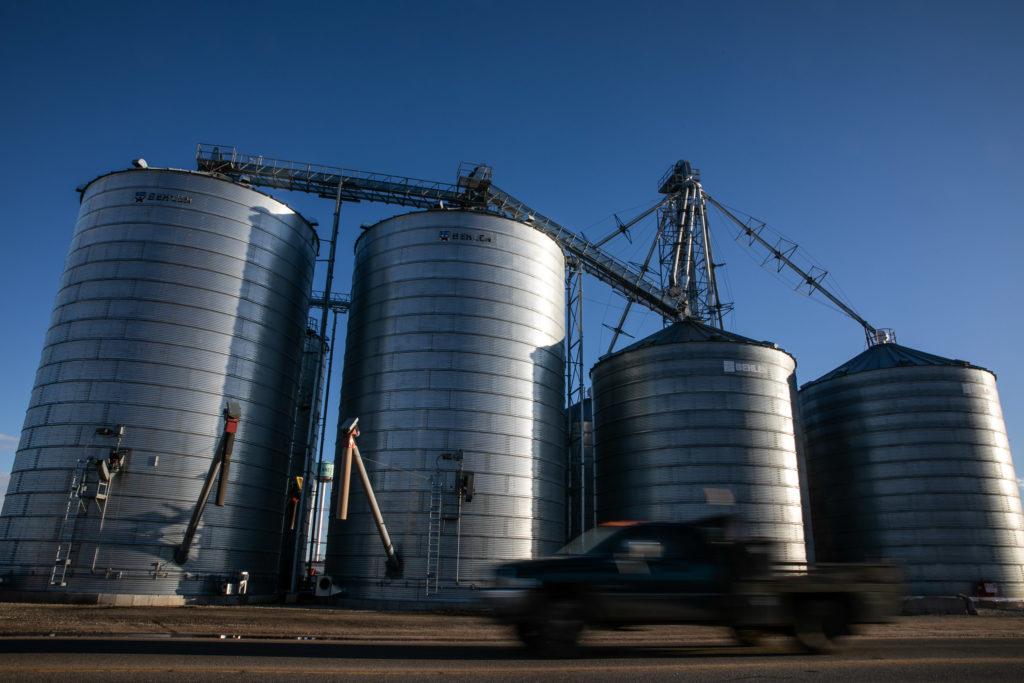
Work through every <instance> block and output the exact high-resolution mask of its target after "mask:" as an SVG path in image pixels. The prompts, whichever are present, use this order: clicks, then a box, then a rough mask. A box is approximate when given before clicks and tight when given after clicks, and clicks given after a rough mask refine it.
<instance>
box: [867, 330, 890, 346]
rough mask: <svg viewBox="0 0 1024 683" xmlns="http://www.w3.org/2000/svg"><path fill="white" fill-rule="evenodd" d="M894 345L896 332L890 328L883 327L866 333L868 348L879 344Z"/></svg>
mask: <svg viewBox="0 0 1024 683" xmlns="http://www.w3.org/2000/svg"><path fill="white" fill-rule="evenodd" d="M895 343H896V330H894V329H892V328H891V327H883V328H879V329H875V330H871V331H870V332H869V333H868V346H878V345H879V344H895Z"/></svg>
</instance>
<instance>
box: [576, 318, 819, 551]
mask: <svg viewBox="0 0 1024 683" xmlns="http://www.w3.org/2000/svg"><path fill="white" fill-rule="evenodd" d="M688 328H693V329H688ZM795 367H796V363H795V362H794V361H793V359H792V357H791V356H789V355H788V354H786V353H785V352H783V351H779V350H778V349H776V348H774V347H772V346H771V345H769V344H766V343H764V342H754V341H752V340H746V339H745V338H743V337H739V336H738V335H731V334H729V335H723V334H721V333H720V332H718V331H715V330H712V329H711V328H707V327H706V326H704V325H700V324H698V323H696V322H692V321H688V322H683V323H676V324H675V325H673V326H671V327H669V328H666V330H664V331H662V332H659V333H657V334H656V335H653V336H652V337H651V338H650V340H641V341H640V342H637V343H636V344H634V345H632V346H630V347H628V348H626V349H623V350H622V351H619V352H617V353H615V354H613V355H611V356H608V357H606V358H604V359H602V360H601V361H600V362H598V363H597V365H595V366H594V369H593V371H592V372H591V378H592V380H593V391H594V447H595V449H596V455H597V473H598V486H597V509H598V518H599V521H611V520H616V519H643V520H656V521H683V520H687V519H694V518H698V517H702V516H706V515H709V514H714V513H719V512H722V511H731V510H735V511H737V512H739V513H740V514H742V515H743V518H744V520H745V524H746V528H747V531H748V532H749V533H751V534H754V535H757V536H762V537H765V538H768V539H772V540H774V541H776V547H777V551H776V557H777V558H778V559H779V560H782V561H787V562H804V561H806V552H805V548H804V524H803V518H802V508H801V495H800V491H801V487H800V477H799V471H798V460H797V448H796V438H795V428H794V418H793V410H792V403H791V393H792V391H793V386H794V385H793V382H794V379H793V378H794V369H795ZM709 489H719V490H724V489H728V491H730V492H731V494H732V496H733V498H734V499H735V507H731V506H727V507H725V508H722V507H719V506H717V505H711V504H709V497H708V490H709Z"/></svg>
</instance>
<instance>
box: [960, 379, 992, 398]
mask: <svg viewBox="0 0 1024 683" xmlns="http://www.w3.org/2000/svg"><path fill="white" fill-rule="evenodd" d="M961 386H963V389H964V396H988V387H987V386H985V385H984V384H975V383H973V382H964V383H963V384H962V385H961Z"/></svg>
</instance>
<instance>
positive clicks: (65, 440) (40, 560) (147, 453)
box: [0, 169, 317, 595]
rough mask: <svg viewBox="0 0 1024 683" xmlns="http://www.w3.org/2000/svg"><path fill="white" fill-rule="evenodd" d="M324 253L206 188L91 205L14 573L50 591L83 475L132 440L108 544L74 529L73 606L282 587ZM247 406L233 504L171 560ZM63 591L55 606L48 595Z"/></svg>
mask: <svg viewBox="0 0 1024 683" xmlns="http://www.w3.org/2000/svg"><path fill="white" fill-rule="evenodd" d="M316 249H317V245H316V236H315V234H314V232H313V230H312V228H311V227H310V226H309V224H308V223H307V222H306V221H305V220H304V219H302V218H301V217H300V216H299V215H298V214H296V213H295V212H294V211H292V210H291V209H289V208H288V207H286V206H285V205H283V204H281V203H280V202H277V201H275V200H273V199H272V198H270V197H268V196H266V195H264V194H261V193H259V192H256V191H254V190H251V189H248V188H245V187H242V186H240V185H236V184H233V183H230V182H227V181H224V180H220V179H216V178H212V177H209V176H205V175H202V174H196V173H189V172H184V171H167V170H156V169H153V170H133V171H126V172H121V173H113V174H110V175H106V176H102V177H101V178H99V179H97V180H96V181H94V182H92V183H91V184H90V185H89V186H88V187H87V188H86V190H85V192H84V194H83V196H82V206H81V210H80V213H79V219H78V223H77V225H76V228H75V233H74V237H73V238H72V243H71V248H70V252H69V255H68V259H67V262H66V264H65V271H64V275H63V277H62V279H61V288H60V291H59V292H58V294H57V300H56V303H55V306H54V312H53V318H52V326H51V328H50V330H49V332H48V333H47V337H46V342H45V346H44V348H43V353H42V359H41V362H40V366H39V370H38V372H37V375H36V385H35V388H34V389H33V392H32V397H31V401H30V405H29V408H28V412H27V414H26V417H25V425H24V430H23V432H22V440H21V444H20V447H19V450H18V453H17V456H16V458H15V462H14V468H13V469H14V472H13V475H12V477H11V484H10V488H9V493H8V496H7V500H6V502H5V505H4V512H3V520H4V521H5V522H6V523H5V524H3V525H0V530H2V531H3V535H2V536H0V572H2V571H6V570H12V571H13V572H14V573H15V576H16V585H17V587H19V588H21V589H25V590H42V589H46V588H47V583H48V580H49V576H50V570H51V568H52V566H53V560H54V556H55V553H56V550H57V535H58V529H59V528H60V520H61V518H62V517H63V513H64V508H65V505H66V502H67V495H68V489H69V485H70V480H71V475H72V471H73V470H74V468H75V465H76V463H77V462H78V461H79V460H80V459H82V458H87V457H90V456H92V457H97V456H101V455H104V454H105V448H109V446H110V445H112V443H111V442H110V441H109V440H105V439H103V438H102V437H99V436H96V434H95V429H96V428H97V427H99V426H109V425H113V424H124V425H126V428H127V436H126V439H125V442H124V446H126V447H129V448H131V449H132V451H133V452H132V455H131V458H130V460H129V462H128V464H127V468H126V470H125V472H124V473H123V474H121V475H119V476H118V477H117V478H116V479H115V481H114V485H113V489H112V495H111V498H110V502H109V504H108V507H107V513H106V520H105V522H104V524H103V527H102V529H100V527H99V523H98V519H97V509H96V507H95V505H93V507H92V509H91V511H90V512H89V514H88V515H86V516H82V517H80V518H77V520H74V521H72V522H71V524H73V525H74V529H75V535H74V539H75V545H74V548H73V552H72V559H73V561H74V564H73V567H72V572H71V573H70V574H69V578H68V586H67V589H66V590H68V591H70V592H85V593H88V592H116V593H148V594H160V593H171V594H174V593H178V594H185V595H194V594H202V593H210V592H214V591H216V590H217V587H218V585H219V583H220V581H221V580H223V578H226V577H228V576H230V575H231V574H232V573H233V572H236V571H239V570H245V571H249V572H250V575H251V578H252V580H253V584H252V586H251V588H252V590H253V591H254V592H260V591H262V592H265V593H266V592H272V591H273V590H274V589H275V586H276V574H277V571H278V568H277V563H278V554H279V548H280V538H281V531H282V514H283V508H284V501H283V497H284V491H285V487H286V476H287V467H288V451H289V446H290V439H291V431H292V420H293V417H294V397H295V392H296V382H297V375H298V369H299V361H300V357H301V354H302V331H303V330H304V329H305V323H306V314H307V308H308V302H309V292H310V286H311V281H312V275H313V262H314V258H315V254H316ZM228 399H232V400H236V401H238V402H239V403H240V404H241V408H242V423H241V426H240V428H239V431H238V437H237V441H236V445H235V451H234V456H233V459H232V467H231V477H230V482H231V485H230V487H229V490H228V497H227V505H226V506H225V507H223V508H218V507H216V506H213V505H212V504H211V505H210V506H209V507H207V509H206V513H205V515H204V518H203V523H202V526H201V528H200V530H199V533H198V535H197V540H196V542H195V544H194V546H193V550H192V554H191V559H190V561H189V562H188V563H187V564H186V565H185V566H184V567H183V568H182V567H178V566H177V565H175V564H174V563H173V562H172V561H171V558H172V555H173V550H174V547H175V546H176V545H177V544H178V543H180V541H181V536H182V533H183V531H184V528H185V526H186V524H187V522H188V518H189V515H190V514H191V510H192V507H193V505H194V504H195V501H196V498H197V497H198V494H199V489H200V488H201V486H202V482H203V480H204V478H205V477H206V473H207V470H208V469H209V465H210V459H211V457H212V456H213V454H214V450H215V448H216V444H217V441H218V438H219V436H220V433H221V431H222V429H223V421H222V417H221V413H222V410H223V408H224V406H225V403H226V401H227V400H228ZM50 590H54V589H53V588H50Z"/></svg>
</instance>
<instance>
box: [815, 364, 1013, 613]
mask: <svg viewBox="0 0 1024 683" xmlns="http://www.w3.org/2000/svg"><path fill="white" fill-rule="evenodd" d="M800 402H801V405H802V411H803V416H804V423H805V425H806V444H807V476H808V480H809V483H810V504H811V511H812V517H813V520H814V533H815V544H816V548H817V554H818V559H819V560H822V561H854V560H866V559H875V558H882V557H884V558H890V559H893V560H898V561H900V562H902V563H903V564H904V565H905V568H906V579H907V583H908V590H909V592H910V593H911V594H914V595H957V594H966V595H971V594H974V593H975V591H976V590H977V588H978V583H979V582H981V581H987V582H992V583H995V584H996V585H997V586H998V588H999V591H1000V594H1001V595H1002V596H1004V597H1016V598H1021V597H1024V520H1022V515H1021V502H1020V492H1019V488H1018V484H1017V476H1016V472H1015V471H1014V467H1013V461H1012V459H1011V456H1010V449H1009V443H1008V441H1007V438H1006V427H1005V425H1004V423H1003V415H1002V410H1001V408H1000V405H999V394H998V393H997V391H996V380H995V376H994V375H993V374H992V373H991V372H989V371H988V370H985V369H984V368H979V367H976V366H973V365H971V364H969V363H966V362H964V361H955V360H950V359H947V358H942V357H940V356H935V355H932V354H928V353H924V352H922V351H917V350H914V349H910V348H907V347H905V346H900V345H898V344H879V345H876V346H873V347H871V348H869V349H868V350H867V351H865V352H864V353H862V354H860V355H858V356H856V357H855V358H853V359H852V360H850V361H849V362H847V363H844V364H843V365H842V366H840V367H838V368H836V369H835V370H833V371H832V372H830V373H828V374H826V375H824V376H823V377H821V378H820V379H818V380H815V381H814V382H810V383H808V384H806V385H804V387H803V388H802V389H801V391H800Z"/></svg>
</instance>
